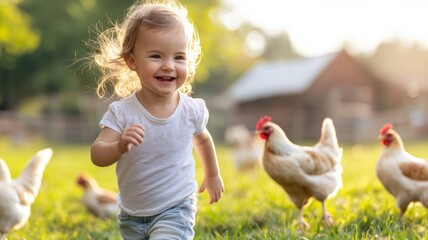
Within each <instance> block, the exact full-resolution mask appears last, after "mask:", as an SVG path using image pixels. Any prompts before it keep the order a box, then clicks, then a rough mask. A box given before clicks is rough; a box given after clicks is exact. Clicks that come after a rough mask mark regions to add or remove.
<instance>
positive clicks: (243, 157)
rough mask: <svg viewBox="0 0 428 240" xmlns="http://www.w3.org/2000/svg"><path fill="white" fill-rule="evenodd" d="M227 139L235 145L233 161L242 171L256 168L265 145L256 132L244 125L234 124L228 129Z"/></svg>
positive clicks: (226, 132)
mask: <svg viewBox="0 0 428 240" xmlns="http://www.w3.org/2000/svg"><path fill="white" fill-rule="evenodd" d="M224 137H225V140H226V142H227V143H228V144H230V145H231V146H232V147H233V154H234V158H233V163H234V165H235V168H236V169H237V170H238V171H240V172H242V171H247V170H253V169H255V168H256V167H257V166H258V165H259V163H260V160H261V156H262V153H263V145H262V144H261V141H260V140H259V139H258V138H257V136H256V135H254V133H252V132H250V130H248V128H247V127H245V126H244V125H241V124H239V125H234V126H230V127H229V128H227V129H226V131H225V134H224Z"/></svg>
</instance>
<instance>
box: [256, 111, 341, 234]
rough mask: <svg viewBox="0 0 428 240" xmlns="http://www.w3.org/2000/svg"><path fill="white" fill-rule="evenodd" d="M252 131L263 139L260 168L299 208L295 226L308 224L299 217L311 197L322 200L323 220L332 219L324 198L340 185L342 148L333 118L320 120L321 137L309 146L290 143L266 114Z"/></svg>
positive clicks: (303, 226) (333, 193)
mask: <svg viewBox="0 0 428 240" xmlns="http://www.w3.org/2000/svg"><path fill="white" fill-rule="evenodd" d="M256 132H257V133H259V134H260V137H261V138H262V139H265V140H266V142H265V150H264V154H263V167H264V169H265V170H266V172H267V173H268V175H269V176H270V177H271V178H272V179H273V180H274V181H275V182H277V183H278V184H279V185H280V186H281V187H282V188H283V189H284V190H285V191H286V192H287V194H288V196H289V197H290V199H291V201H292V202H293V203H294V204H295V205H296V207H297V208H298V209H299V215H298V221H299V228H300V229H304V228H307V227H309V224H308V223H307V222H306V221H305V220H304V218H303V209H304V207H305V206H307V205H308V204H309V203H310V201H311V199H312V198H315V199H317V200H318V201H321V202H322V209H323V219H324V221H325V222H326V224H327V225H331V224H332V223H333V220H332V217H331V216H330V214H329V213H328V212H327V209H326V205H325V200H326V199H328V198H331V197H333V196H334V195H335V194H336V193H337V192H338V190H339V189H340V188H341V187H342V166H341V159H342V148H340V147H339V145H338V142H337V138H336V130H335V128H334V125H333V121H332V120H331V119H330V118H326V119H325V120H324V122H323V124H322V129H321V138H320V140H319V141H318V143H317V144H316V145H315V146H311V147H309V146H299V145H296V144H293V143H292V142H291V141H290V140H289V139H288V138H287V136H286V135H285V133H284V131H283V130H282V129H281V128H280V127H279V126H278V125H277V124H275V123H273V122H271V119H270V117H266V116H265V117H263V118H261V119H260V120H259V121H258V123H257V126H256Z"/></svg>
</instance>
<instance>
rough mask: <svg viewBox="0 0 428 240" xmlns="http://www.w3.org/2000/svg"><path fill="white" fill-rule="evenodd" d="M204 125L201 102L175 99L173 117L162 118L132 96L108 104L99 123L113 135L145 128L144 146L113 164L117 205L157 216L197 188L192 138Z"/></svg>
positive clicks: (205, 118)
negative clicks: (139, 126)
mask: <svg viewBox="0 0 428 240" xmlns="http://www.w3.org/2000/svg"><path fill="white" fill-rule="evenodd" d="M207 122H208V110H207V108H206V106H205V102H204V100H202V99H194V98H191V97H189V96H187V95H185V94H180V101H179V104H178V106H177V108H176V110H175V112H174V113H173V114H172V115H171V116H169V117H168V118H166V119H159V118H156V117H154V116H153V115H151V114H150V113H149V112H148V111H147V110H146V109H145V108H144V107H143V105H141V103H140V102H139V101H138V99H137V97H136V95H135V93H134V94H132V95H131V96H129V97H128V98H125V99H122V100H120V101H117V102H114V103H112V104H110V106H109V109H108V111H107V112H106V113H105V114H104V116H103V118H102V120H101V121H100V126H101V127H108V128H110V129H112V130H114V131H117V132H118V133H122V131H123V129H124V128H125V127H127V126H130V125H132V124H137V123H138V124H142V125H143V126H144V129H145V131H144V141H143V143H142V144H140V145H139V146H138V147H133V148H132V149H131V150H130V151H129V152H128V153H127V154H125V155H123V156H122V158H121V159H119V160H118V161H117V163H116V174H117V180H118V186H119V195H118V203H119V207H120V209H121V210H122V211H124V212H125V213H127V214H129V215H133V216H153V215H156V214H159V213H161V212H163V211H165V210H167V209H169V208H171V207H173V206H175V205H177V204H178V203H180V202H182V201H183V200H184V199H185V198H187V197H189V196H190V195H192V194H194V193H195V192H196V189H197V182H196V179H195V162H194V158H193V144H192V139H193V136H194V135H195V134H198V133H201V132H202V131H203V130H204V129H205V127H206V125H207Z"/></svg>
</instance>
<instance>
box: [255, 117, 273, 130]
mask: <svg viewBox="0 0 428 240" xmlns="http://www.w3.org/2000/svg"><path fill="white" fill-rule="evenodd" d="M270 120H271V117H269V116H263V117H261V118H260V119H259V121H258V122H257V125H256V129H257V130H259V129H260V128H261V127H262V126H263V124H265V123H267V122H270Z"/></svg>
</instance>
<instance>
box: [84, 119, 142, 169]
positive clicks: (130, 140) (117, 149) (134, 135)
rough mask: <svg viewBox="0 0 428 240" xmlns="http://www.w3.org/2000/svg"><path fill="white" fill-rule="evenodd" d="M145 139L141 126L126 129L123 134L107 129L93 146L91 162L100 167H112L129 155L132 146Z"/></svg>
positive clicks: (136, 125)
mask: <svg viewBox="0 0 428 240" xmlns="http://www.w3.org/2000/svg"><path fill="white" fill-rule="evenodd" d="M143 138H144V127H143V126H142V125H140V124H135V125H132V126H130V127H127V128H125V129H124V130H123V132H122V134H120V133H118V132H116V131H114V130H112V129H110V128H107V127H105V128H103V129H102V130H101V132H100V134H99V135H98V137H97V139H95V141H94V143H93V144H92V146H91V160H92V162H93V163H94V164H95V165H96V166H99V167H106V166H110V165H112V164H114V163H116V162H117V161H118V160H119V159H120V157H121V156H122V155H123V154H125V153H127V152H128V151H129V150H130V146H131V145H133V146H138V145H139V144H140V143H142V142H143Z"/></svg>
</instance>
